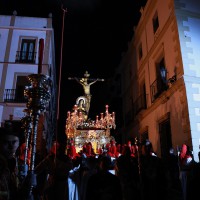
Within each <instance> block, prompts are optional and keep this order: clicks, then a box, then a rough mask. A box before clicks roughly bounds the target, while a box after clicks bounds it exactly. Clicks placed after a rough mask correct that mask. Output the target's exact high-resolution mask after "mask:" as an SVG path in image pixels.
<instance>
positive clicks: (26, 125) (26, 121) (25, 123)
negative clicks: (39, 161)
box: [20, 109, 32, 178]
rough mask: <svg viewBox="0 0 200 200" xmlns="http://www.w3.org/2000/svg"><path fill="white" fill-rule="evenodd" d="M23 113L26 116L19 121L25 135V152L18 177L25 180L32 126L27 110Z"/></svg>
mask: <svg viewBox="0 0 200 200" xmlns="http://www.w3.org/2000/svg"><path fill="white" fill-rule="evenodd" d="M24 112H26V115H25V116H24V117H23V118H22V119H21V123H22V129H23V130H24V133H25V150H24V163H23V165H21V170H20V176H21V177H23V178H25V176H26V175H27V172H28V167H29V166H28V164H27V159H28V149H29V142H30V134H31V130H32V124H31V117H30V113H29V110H28V109H24Z"/></svg>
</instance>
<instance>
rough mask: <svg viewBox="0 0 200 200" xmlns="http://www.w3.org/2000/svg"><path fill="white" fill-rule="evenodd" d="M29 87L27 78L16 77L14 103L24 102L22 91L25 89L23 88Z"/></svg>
mask: <svg viewBox="0 0 200 200" xmlns="http://www.w3.org/2000/svg"><path fill="white" fill-rule="evenodd" d="M29 85H30V83H29V81H28V79H27V76H17V82H16V92H15V99H16V101H25V98H24V89H25V86H29Z"/></svg>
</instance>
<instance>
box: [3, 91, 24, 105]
mask: <svg viewBox="0 0 200 200" xmlns="http://www.w3.org/2000/svg"><path fill="white" fill-rule="evenodd" d="M4 102H10V103H26V102H27V99H26V98H25V97H24V90H23V89H5V91H4Z"/></svg>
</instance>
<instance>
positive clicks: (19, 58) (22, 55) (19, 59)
mask: <svg viewBox="0 0 200 200" xmlns="http://www.w3.org/2000/svg"><path fill="white" fill-rule="evenodd" d="M36 54H37V52H29V51H17V53H16V58H15V62H16V63H33V64H34V63H35V60H36Z"/></svg>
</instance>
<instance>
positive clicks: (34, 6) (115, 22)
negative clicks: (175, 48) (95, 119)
mask: <svg viewBox="0 0 200 200" xmlns="http://www.w3.org/2000/svg"><path fill="white" fill-rule="evenodd" d="M41 2H43V3H41ZM145 2H146V1H145V0H0V14H1V15H2V14H6V15H11V14H12V12H13V11H14V10H17V13H18V16H36V17H47V16H48V13H50V12H51V13H52V14H53V27H54V32H55V45H56V64H57V66H56V67H57V72H58V73H57V74H58V75H59V72H60V57H61V53H60V52H61V51H60V50H61V48H60V44H61V31H62V14H63V12H62V9H61V8H62V7H63V8H64V9H67V13H66V14H65V29H64V38H63V40H64V43H63V54H62V57H63V59H62V67H61V72H62V76H61V79H60V80H61V94H60V99H61V101H60V117H59V118H60V126H62V127H63V128H64V125H63V124H64V123H65V118H66V113H67V111H68V110H71V108H72V106H73V105H74V104H75V100H76V98H77V97H79V96H81V95H83V90H82V86H81V85H79V84H78V83H77V82H75V81H68V80H67V78H68V77H69V76H72V77H74V76H76V77H82V76H83V74H84V72H85V71H86V70H87V71H88V72H89V73H90V75H91V76H90V77H91V78H104V79H106V80H107V79H109V78H110V77H112V75H113V72H114V69H115V67H116V66H117V65H118V64H119V62H120V59H121V53H122V52H124V51H126V49H127V44H128V41H130V39H131V37H132V35H133V26H134V25H136V24H137V21H138V19H139V16H140V14H139V9H140V6H142V5H144V3H145ZM105 87H106V81H105V83H104V82H98V83H95V84H94V85H93V86H91V94H92V101H91V108H90V113H91V115H92V113H93V112H94V113H95V115H96V114H99V113H100V112H104V110H105V109H104V108H105V104H106V103H107V102H106V96H105V93H104V90H105ZM111 111H114V110H111ZM61 131H62V130H61Z"/></svg>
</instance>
